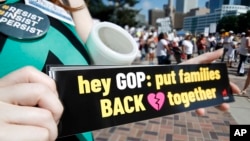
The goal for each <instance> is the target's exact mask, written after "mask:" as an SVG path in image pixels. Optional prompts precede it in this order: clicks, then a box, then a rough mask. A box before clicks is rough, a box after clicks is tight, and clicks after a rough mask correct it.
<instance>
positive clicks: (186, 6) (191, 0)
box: [175, 0, 198, 13]
mask: <svg viewBox="0 0 250 141" xmlns="http://www.w3.org/2000/svg"><path fill="white" fill-rule="evenodd" d="M175 5H176V12H177V13H187V12H189V10H190V9H193V8H197V7H198V0H176V4H175Z"/></svg>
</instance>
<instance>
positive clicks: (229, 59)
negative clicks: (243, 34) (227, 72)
mask: <svg viewBox="0 0 250 141" xmlns="http://www.w3.org/2000/svg"><path fill="white" fill-rule="evenodd" d="M237 46H238V43H237V42H235V41H232V42H231V44H230V46H229V47H228V51H227V66H228V67H230V68H232V67H233V64H232V63H233V61H234V58H235V49H236V48H237Z"/></svg>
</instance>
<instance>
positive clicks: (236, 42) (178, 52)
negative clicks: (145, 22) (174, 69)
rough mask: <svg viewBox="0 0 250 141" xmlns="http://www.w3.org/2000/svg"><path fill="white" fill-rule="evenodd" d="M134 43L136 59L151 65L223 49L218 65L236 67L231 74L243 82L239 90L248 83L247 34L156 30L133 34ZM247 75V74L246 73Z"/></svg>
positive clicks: (180, 60)
mask: <svg viewBox="0 0 250 141" xmlns="http://www.w3.org/2000/svg"><path fill="white" fill-rule="evenodd" d="M134 35H135V36H134V37H136V36H137V37H138V39H137V38H135V39H136V41H137V42H138V49H139V54H140V55H139V56H140V60H141V61H149V64H150V65H153V64H158V65H161V64H168V65H169V64H179V63H181V62H184V61H187V60H189V59H191V58H193V57H194V56H199V55H202V54H204V53H206V52H213V51H215V50H218V49H222V48H223V54H222V55H221V56H220V60H217V61H220V62H225V63H226V64H227V66H228V67H229V68H233V67H234V68H237V72H236V73H235V75H237V76H245V75H246V74H247V79H246V82H245V86H244V87H243V89H242V92H241V93H242V94H246V89H247V88H248V85H249V84H250V71H246V67H245V66H246V63H249V59H248V58H249V55H250V54H249V47H250V42H249V41H248V40H249V39H248V38H249V37H250V31H249V30H248V31H246V32H242V33H234V31H232V30H229V31H221V32H220V33H216V34H215V33H209V34H208V35H207V36H205V35H204V34H200V35H197V36H195V35H192V34H190V33H186V34H185V35H177V34H176V33H171V34H167V33H157V31H156V30H150V31H142V32H140V33H139V34H138V33H137V34H134ZM154 59H155V60H154ZM247 72H248V73H247Z"/></svg>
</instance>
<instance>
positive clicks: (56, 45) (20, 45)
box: [0, 0, 92, 140]
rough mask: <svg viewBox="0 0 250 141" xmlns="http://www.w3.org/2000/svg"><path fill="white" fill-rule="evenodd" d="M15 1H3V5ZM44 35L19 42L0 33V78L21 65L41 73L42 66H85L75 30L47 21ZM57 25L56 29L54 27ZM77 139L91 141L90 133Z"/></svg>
mask: <svg viewBox="0 0 250 141" xmlns="http://www.w3.org/2000/svg"><path fill="white" fill-rule="evenodd" d="M15 2H19V0H7V1H6V2H5V4H10V3H15ZM50 20H53V21H51V24H52V25H51V26H50V28H49V30H48V32H47V33H46V35H45V36H43V37H40V38H37V39H32V40H20V39H15V38H10V37H6V36H5V35H3V34H2V33H0V42H1V43H0V78H1V77H3V76H4V75H6V74H8V73H9V72H11V71H14V70H16V69H19V68H21V67H24V66H27V65H29V66H34V67H36V68H37V69H39V70H43V71H45V68H46V64H64V65H88V62H89V60H88V53H87V50H86V48H85V45H84V43H83V42H82V41H81V40H80V38H79V36H78V35H77V34H76V31H75V28H74V27H72V26H70V25H68V24H65V23H62V22H60V21H57V20H55V19H53V18H50ZM59 25H60V27H61V28H60V29H63V30H60V29H58V28H57V26H59ZM77 136H78V138H79V139H80V140H92V134H91V132H88V133H83V134H78V135H77Z"/></svg>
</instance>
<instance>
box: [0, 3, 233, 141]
mask: <svg viewBox="0 0 250 141" xmlns="http://www.w3.org/2000/svg"><path fill="white" fill-rule="evenodd" d="M34 2H38V3H35V4H34ZM39 2H41V3H42V5H39V6H40V7H42V6H44V5H46V7H44V9H45V11H44V12H42V13H41V11H37V10H36V9H34V8H32V6H35V5H37V4H41V3H39ZM47 2H48V1H45V0H44V1H43V0H40V1H31V0H30V1H29V0H26V5H24V3H23V2H22V1H19V0H6V2H5V3H4V5H1V9H0V10H1V12H2V13H5V14H3V15H0V18H1V20H2V22H1V26H0V31H1V34H0V38H1V42H0V66H1V69H0V77H1V79H0V133H1V135H0V140H36V141H37V140H51V141H52V140H55V139H56V138H57V135H58V134H57V132H58V130H57V124H58V122H59V119H60V116H61V114H62V111H63V108H62V105H61V103H60V101H59V99H58V96H57V95H58V94H57V92H56V86H55V83H54V81H53V80H52V79H51V78H49V77H48V76H47V75H45V74H44V73H42V72H40V71H44V72H45V69H46V64H65V65H88V64H89V63H90V58H89V53H88V52H87V49H86V46H85V44H84V43H85V42H88V40H89V38H88V37H89V34H90V32H91V30H92V26H93V24H92V20H91V16H90V14H89V12H88V9H87V7H86V5H85V3H84V1H82V0H70V1H69V4H70V6H71V7H73V8H70V7H68V6H65V5H62V4H61V3H60V2H59V1H57V2H56V3H57V5H59V6H62V7H64V8H66V9H68V10H70V11H72V15H73V19H74V20H69V19H68V18H65V19H63V18H62V17H68V15H67V14H66V13H67V12H66V13H65V15H63V16H62V15H61V18H59V17H60V14H62V13H64V12H62V9H60V7H57V5H54V4H53V5H52V6H51V4H50V3H47ZM28 5H32V6H28ZM47 8H52V9H47ZM54 8H55V9H54ZM46 9H47V11H46ZM51 10H54V11H53V12H52V13H58V12H57V11H60V14H58V15H57V16H53V14H51V13H49V11H51ZM3 11H4V12H3ZM13 13H15V14H19V15H18V16H19V20H18V19H16V18H15V17H12V15H13ZM44 13H46V14H44ZM7 15H8V16H7ZM46 15H49V16H46ZM58 16H59V17H58ZM81 17H84V18H81ZM21 18H22V19H23V20H20V19H21ZM31 20H33V21H34V22H28V21H31ZM48 20H49V21H48ZM22 21H26V22H22ZM72 21H73V22H72ZM74 25H75V27H74ZM3 27H4V28H3ZM6 29H8V30H6ZM21 31H22V32H21ZM35 31H36V32H35ZM37 31H39V32H37ZM17 33H22V34H17ZM135 54H136V52H135ZM220 55H221V51H217V52H215V53H213V54H212V53H210V54H205V55H204V56H199V58H197V59H190V60H189V61H187V62H186V63H209V62H211V61H213V60H214V59H216V58H218V57H219V56H220ZM208 59H209V60H208ZM25 66H32V67H25ZM10 72H12V73H10ZM232 89H233V90H235V91H237V87H236V86H235V85H232ZM221 108H222V110H227V109H228V105H227V104H223V105H222V106H221ZM197 112H198V114H204V110H203V109H199V110H197ZM58 140H62V139H58ZM64 140H70V141H72V140H93V137H92V134H91V133H83V134H78V135H77V137H75V136H72V137H70V138H67V137H66V138H65V139H64Z"/></svg>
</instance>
